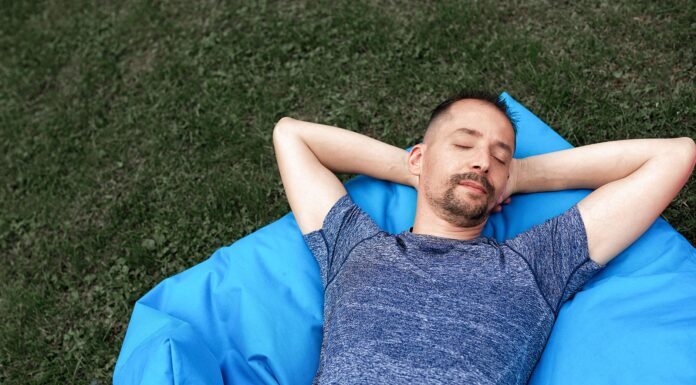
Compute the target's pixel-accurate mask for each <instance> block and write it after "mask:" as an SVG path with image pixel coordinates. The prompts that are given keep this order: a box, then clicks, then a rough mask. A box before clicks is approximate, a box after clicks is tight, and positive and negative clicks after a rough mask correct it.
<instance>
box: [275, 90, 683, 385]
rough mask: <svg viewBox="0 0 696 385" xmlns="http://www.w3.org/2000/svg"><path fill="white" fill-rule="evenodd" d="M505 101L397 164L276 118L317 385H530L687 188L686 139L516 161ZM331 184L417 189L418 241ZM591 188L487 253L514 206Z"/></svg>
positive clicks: (477, 106) (444, 128)
mask: <svg viewBox="0 0 696 385" xmlns="http://www.w3.org/2000/svg"><path fill="white" fill-rule="evenodd" d="M515 135H516V132H515V126H514V123H513V121H512V120H511V119H510V117H509V114H508V113H507V108H506V106H505V104H504V102H503V101H501V100H499V99H498V98H496V97H495V96H492V95H490V94H486V93H481V92H473V93H469V92H462V93H460V94H458V95H455V96H453V97H451V98H449V99H447V100H445V101H444V102H443V103H441V104H440V105H439V106H438V107H437V108H435V110H433V112H432V114H431V118H430V121H429V123H428V127H427V131H426V133H425V135H424V140H423V143H419V144H417V145H415V146H413V148H412V149H411V151H410V152H406V151H404V150H403V149H401V148H397V147H394V146H390V145H388V144H385V143H382V142H380V141H378V140H375V139H372V138H369V137H367V136H364V135H360V134H358V133H355V132H352V131H348V130H343V129H340V128H337V127H330V126H326V125H321V124H315V123H308V122H302V121H298V120H294V119H290V118H283V119H281V120H280V121H279V122H278V123H277V124H276V127H275V129H274V131H273V143H274V146H275V152H276V157H277V160H278V167H279V170H280V175H281V178H282V181H283V185H284V187H285V191H286V194H287V197H288V201H289V204H290V207H291V209H292V211H293V214H294V216H295V219H296V221H297V224H298V226H299V228H300V230H301V232H302V234H303V237H304V239H305V241H306V243H307V245H308V246H309V247H310V249H311V251H312V252H313V253H314V255H315V257H316V258H317V261H318V263H319V267H320V271H321V278H322V283H323V285H324V289H325V297H324V298H325V299H324V330H323V333H324V334H323V342H322V346H321V357H320V364H319V368H318V370H317V373H316V376H315V378H314V384H525V383H527V381H528V380H529V377H530V375H531V374H532V372H533V369H534V366H535V365H536V363H537V361H538V360H539V358H540V356H541V353H542V352H543V349H544V346H545V344H546V341H547V339H548V337H549V335H550V332H551V329H552V327H553V323H554V322H555V320H556V316H557V315H558V311H559V310H560V308H561V306H562V304H563V303H564V302H565V301H567V300H568V299H570V298H572V296H573V295H574V294H575V293H576V292H577V291H578V290H579V289H581V288H582V286H583V284H584V283H585V282H586V281H587V280H589V279H590V278H591V277H592V276H594V275H595V274H596V273H597V272H598V271H600V270H601V269H602V268H603V267H604V266H605V265H606V264H607V263H608V262H609V261H610V260H611V259H612V258H614V257H615V256H616V255H618V254H619V253H620V252H621V251H622V250H624V249H625V248H626V247H628V246H629V245H630V244H631V243H633V242H634V241H635V240H636V239H637V238H638V237H639V236H640V235H641V234H643V233H644V232H645V231H646V230H647V229H648V227H649V226H650V225H651V224H652V223H653V222H654V221H655V219H656V218H657V217H658V216H659V215H660V213H662V211H663V210H664V209H665V208H666V207H667V206H668V205H669V203H670V202H671V201H672V199H673V198H674V197H675V196H676V195H677V194H678V192H679V191H680V189H681V188H682V187H683V186H684V184H685V183H686V181H687V180H688V179H689V176H690V175H691V173H692V171H693V167H694V162H695V161H696V145H695V144H694V141H693V140H692V139H690V138H668V139H631V140H619V141H614V142H606V143H598V144H591V145H587V146H582V147H578V148H573V149H568V150H563V151H557V152H553V153H548V154H542V155H538V156H532V157H528V158H525V159H513V157H512V156H513V153H514V151H515ZM334 173H353V174H364V175H369V176H372V177H374V178H379V179H384V180H389V181H392V182H396V183H400V184H405V185H410V186H413V187H414V188H415V189H416V190H417V192H418V199H417V206H416V217H415V220H414V224H413V227H411V229H410V230H408V231H404V232H402V233H400V234H395V235H394V234H390V233H387V232H385V231H383V230H381V229H380V228H379V227H378V226H377V224H376V223H375V222H374V221H373V220H372V218H371V217H370V216H369V215H368V214H367V213H365V212H364V211H363V210H362V209H360V207H358V206H356V205H355V204H354V203H353V201H352V200H351V198H350V196H349V195H348V194H347V191H346V189H345V187H344V186H343V184H342V183H341V181H340V180H339V179H338V178H337V177H336V175H335V174H334ZM576 188H589V189H594V191H593V192H592V193H591V194H589V195H588V196H586V197H585V198H584V199H582V200H581V201H580V202H578V203H577V204H576V205H574V206H573V207H571V208H570V209H568V210H567V211H565V212H564V213H562V214H560V215H558V216H556V217H554V218H551V219H549V220H547V221H546V222H544V223H542V224H539V225H537V226H534V227H533V228H531V229H529V230H528V231H526V232H523V233H521V234H519V235H517V236H516V237H514V238H513V239H509V240H506V241H505V242H503V243H498V242H496V240H495V239H493V238H488V237H482V236H481V232H482V230H483V228H484V226H485V224H486V221H487V219H488V217H489V215H490V214H491V213H492V212H497V211H500V210H501V204H505V203H509V202H510V198H509V197H510V196H511V195H513V194H515V193H521V192H535V191H555V190H564V189H576Z"/></svg>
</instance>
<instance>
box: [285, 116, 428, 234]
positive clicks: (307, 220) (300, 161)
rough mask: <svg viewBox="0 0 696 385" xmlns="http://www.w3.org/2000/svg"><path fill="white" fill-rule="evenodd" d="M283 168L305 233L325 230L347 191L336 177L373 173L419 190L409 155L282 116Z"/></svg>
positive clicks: (292, 204) (348, 133) (339, 130)
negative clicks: (324, 227) (329, 215)
mask: <svg viewBox="0 0 696 385" xmlns="http://www.w3.org/2000/svg"><path fill="white" fill-rule="evenodd" d="M273 146H274V149H275V154H276V160H277V162H278V169H279V171H280V176H281V179H282V181H283V186H284V188H285V194H286V195H287V198H288V203H289V204H290V209H291V210H292V212H293V214H294V216H295V220H296V221H297V225H298V226H299V227H300V231H301V232H302V233H303V234H307V233H309V232H312V231H314V230H318V229H320V228H321V227H322V225H323V221H324V218H325V217H326V214H327V213H328V212H329V210H330V209H331V207H332V206H333V205H334V204H335V203H336V201H338V199H339V198H341V197H342V196H343V195H345V194H346V193H347V191H346V189H345V187H344V186H343V183H342V182H341V181H340V180H339V179H338V177H337V176H336V175H335V174H334V173H350V174H362V175H368V176H371V177H373V178H377V179H383V180H388V181H391V182H395V183H399V184H404V185H407V186H415V183H416V182H415V180H416V176H414V175H411V174H410V172H409V171H408V155H409V154H408V152H407V151H406V150H404V149H402V148H398V147H396V146H392V145H389V144H387V143H384V142H381V141H379V140H376V139H373V138H370V137H368V136H366V135H362V134H359V133H357V132H353V131H350V130H346V129H342V128H338V127H332V126H328V125H323V124H318V123H310V122H303V121H300V120H296V119H292V118H287V117H285V118H282V119H280V120H279V121H278V123H277V124H276V126H275V128H274V129H273Z"/></svg>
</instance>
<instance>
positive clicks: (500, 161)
mask: <svg viewBox="0 0 696 385" xmlns="http://www.w3.org/2000/svg"><path fill="white" fill-rule="evenodd" d="M455 146H456V147H459V148H471V147H469V146H460V145H458V144H455ZM493 158H495V160H497V161H498V162H499V163H500V164H505V162H503V161H502V160H500V159H498V158H496V157H493Z"/></svg>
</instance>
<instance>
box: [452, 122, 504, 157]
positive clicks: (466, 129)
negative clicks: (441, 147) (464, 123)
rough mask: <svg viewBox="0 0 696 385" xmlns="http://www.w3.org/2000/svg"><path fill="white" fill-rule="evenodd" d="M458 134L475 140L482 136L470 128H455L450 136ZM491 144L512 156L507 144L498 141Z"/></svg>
mask: <svg viewBox="0 0 696 385" xmlns="http://www.w3.org/2000/svg"><path fill="white" fill-rule="evenodd" d="M460 132H463V133H465V134H469V135H472V136H475V137H477V138H480V137H482V136H483V134H482V133H481V132H480V131H477V130H474V129H472V128H466V127H461V128H457V129H456V130H454V132H452V135H454V134H457V133H460ZM493 144H494V145H495V146H497V147H500V148H502V149H504V150H505V151H507V152H508V153H509V154H510V155H512V148H510V146H508V145H507V144H505V143H503V142H501V141H499V140H496V141H495V142H494V143H493Z"/></svg>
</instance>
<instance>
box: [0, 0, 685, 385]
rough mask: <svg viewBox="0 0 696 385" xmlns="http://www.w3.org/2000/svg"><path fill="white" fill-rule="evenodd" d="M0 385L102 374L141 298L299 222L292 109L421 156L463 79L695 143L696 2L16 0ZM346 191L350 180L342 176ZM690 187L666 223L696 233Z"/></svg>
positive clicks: (633, 132)
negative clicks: (291, 170) (286, 124)
mask: <svg viewBox="0 0 696 385" xmlns="http://www.w3.org/2000/svg"><path fill="white" fill-rule="evenodd" d="M2 9H3V12H2V13H0V49H1V51H2V52H3V54H2V55H0V84H1V86H0V101H1V103H0V127H1V129H0V153H1V154H2V155H1V156H2V167H0V178H1V180H2V184H0V210H1V212H2V216H1V217H0V250H1V254H0V255H1V258H2V268H1V269H0V325H2V333H0V383H2V384H7V385H10V384H63V383H81V384H86V383H92V384H106V383H109V382H110V381H111V375H112V373H113V368H114V364H115V362H116V358H117V355H118V352H119V349H120V347H121V343H122V341H123V336H124V333H125V330H126V327H127V323H128V320H129V317H130V312H131V310H132V307H133V305H134V302H135V300H137V299H138V298H139V297H140V296H142V295H143V294H145V293H146V292H147V291H148V290H149V289H150V288H152V287H153V286H155V285H156V284H157V283H158V282H159V281H161V280H162V279H164V278H166V277H168V276H171V275H173V274H176V273H178V272H180V271H183V270H185V269H187V268H189V267H191V266H193V265H194V264H196V263H199V262H201V261H203V260H205V259H206V258H207V257H208V256H210V255H211V254H212V252H213V251H214V250H216V249H217V248H219V247H221V246H223V245H227V244H230V243H232V242H234V241H235V240H237V239H239V238H241V237H243V236H245V235H247V234H249V233H252V232H254V231H255V230H257V229H259V228H260V227H263V226H265V225H266V224H268V223H270V222H272V221H274V220H276V219H277V218H279V217H281V216H283V215H285V214H286V213H287V212H289V206H288V204H287V201H286V199H285V195H284V192H283V187H282V183H281V180H280V176H279V174H278V170H277V167H276V164H275V157H274V153H273V147H272V140H271V133H272V129H273V126H274V124H275V122H276V121H277V120H278V119H279V118H280V117H282V116H285V115H288V116H292V117H295V118H299V119H303V120H310V121H315V122H321V123H325V124H331V125H336V126H339V127H343V128H348V129H351V130H354V131H357V132H361V133H364V134H366V135H369V136H372V137H374V138H377V139H380V140H383V141H385V142H388V143H391V144H394V145H397V146H400V147H402V148H405V147H407V146H410V145H412V144H414V143H416V142H417V141H418V140H419V139H420V138H421V136H422V134H423V131H424V128H425V127H424V125H425V123H426V121H427V117H428V113H429V111H430V110H431V109H432V108H433V107H434V106H435V105H437V104H438V103H439V102H440V101H441V100H442V99H444V98H445V97H446V96H447V95H449V94H450V93H451V92H453V91H456V90H457V89H459V88H464V87H474V88H488V89H491V90H494V91H496V92H498V91H503V90H507V91H508V92H509V93H510V94H511V95H512V96H513V97H515V98H516V99H517V100H519V101H520V102H522V103H523V104H525V105H526V106H527V107H529V108H530V109H531V110H532V111H534V112H535V113H536V114H537V115H538V116H539V117H541V118H542V119H544V120H545V121H546V122H547V123H549V125H551V126H552V127H554V129H556V130H557V131H558V132H559V133H560V134H561V135H562V136H563V137H565V138H566V139H567V140H568V141H569V142H571V144H573V145H574V146H581V145H585V144H590V143H596V142H602V141H610V140H619V139H629V138H657V137H677V136H691V137H694V131H693V127H694V123H695V119H694V118H695V117H696V92H695V91H696V90H695V89H694V84H695V82H694V80H695V78H696V67H694V63H696V58H694V53H695V51H694V50H693V47H692V46H691V45H690V43H688V42H689V41H692V42H693V41H695V40H696V36H694V35H695V34H696V33H695V32H694V31H695V30H694V17H695V14H694V8H693V7H690V3H689V2H688V1H664V2H650V1H640V2H635V1H625V0H622V1H617V2H590V1H579V2H563V3H553V5H550V4H549V3H546V2H541V1H530V2H525V3H522V4H511V3H510V4H508V3H506V2H502V3H500V2H493V1H478V2H464V3H448V4H439V3H438V4H435V3H429V2H418V1H412V2H406V1H398V2H397V1H368V2H360V3H358V2H345V3H342V4H339V5H335V4H333V3H332V2H328V1H324V2H306V3H305V2H293V3H286V2H279V3H276V2H272V3H268V2H258V3H252V2H238V3H225V4H221V3H218V2H214V1H200V2H198V1H194V2H161V1H154V2H141V1H128V0H126V1H123V2H113V3H112V4H100V3H97V2H86V1H53V2H48V1H29V2H24V1H22V2H16V1H9V0H2ZM340 177H341V179H342V180H343V181H346V180H348V179H349V178H351V177H352V176H351V175H341V176H340ZM695 190H696V182H695V179H694V178H691V180H690V181H689V183H688V184H687V185H686V186H685V187H684V189H683V190H682V191H681V192H680V194H679V195H678V196H677V198H676V199H675V200H674V201H673V202H672V203H671V205H670V206H669V207H668V208H667V210H665V212H664V214H663V217H664V218H665V219H666V220H667V221H668V222H669V223H670V224H672V226H673V227H674V228H675V229H676V230H678V231H679V232H681V233H682V234H683V235H684V236H685V237H686V238H687V239H689V241H690V242H692V244H693V243H694V241H696V232H695V231H694V229H696V214H695V212H696V210H694V207H696V193H694V191H695Z"/></svg>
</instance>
